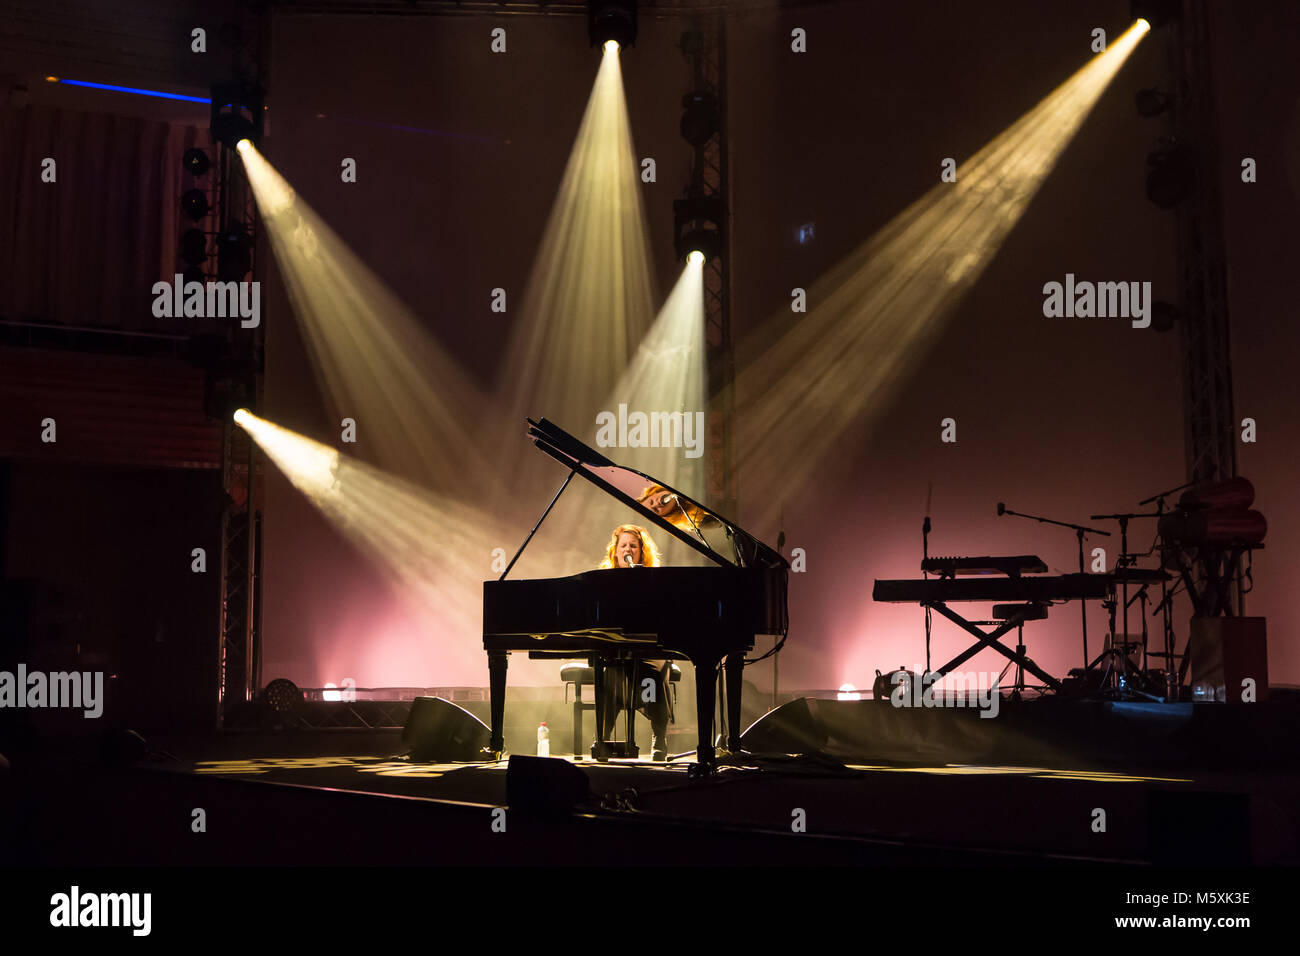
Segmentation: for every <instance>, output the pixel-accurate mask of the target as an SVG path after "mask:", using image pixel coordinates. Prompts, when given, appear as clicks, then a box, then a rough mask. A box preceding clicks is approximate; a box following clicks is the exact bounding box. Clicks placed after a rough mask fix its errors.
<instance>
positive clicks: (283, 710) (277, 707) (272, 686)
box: [262, 677, 303, 717]
mask: <svg viewBox="0 0 1300 956" xmlns="http://www.w3.org/2000/svg"><path fill="white" fill-rule="evenodd" d="M302 702H303V695H302V691H301V690H300V689H299V688H298V685H297V684H295V683H294V682H293V681H291V680H289V679H287V678H284V677H279V678H277V679H275V680H273V681H271V683H269V684H267V685H266V687H265V688H264V689H263V691H262V705H263V706H264V707H266V708H267V709H268V710H270V711H272V712H274V713H276V714H281V715H283V716H286V717H287V716H289V715H290V714H292V713H293V712H294V711H295V710H297V709H298V708H299V707H301V706H302Z"/></svg>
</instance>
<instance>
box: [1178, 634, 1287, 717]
mask: <svg viewBox="0 0 1300 956" xmlns="http://www.w3.org/2000/svg"><path fill="white" fill-rule="evenodd" d="M1187 653H1188V655H1189V657H1190V659H1191V660H1190V664H1191V677H1192V692H1193V696H1192V700H1194V701H1199V700H1207V701H1208V700H1217V701H1226V702H1227V703H1233V702H1236V703H1240V702H1241V695H1242V691H1243V688H1242V681H1244V680H1245V679H1246V678H1251V679H1253V680H1254V682H1255V699H1256V700H1261V701H1262V700H1267V699H1268V644H1267V642H1266V641H1265V634H1264V618H1262V617H1194V618H1192V627H1191V633H1190V636H1189V638H1188V641H1187ZM1198 687H1200V688H1201V692H1200V694H1197V693H1196V690H1197V688H1198Z"/></svg>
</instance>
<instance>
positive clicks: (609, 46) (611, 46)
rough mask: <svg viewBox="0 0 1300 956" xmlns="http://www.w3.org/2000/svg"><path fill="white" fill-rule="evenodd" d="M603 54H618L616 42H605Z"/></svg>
mask: <svg viewBox="0 0 1300 956" xmlns="http://www.w3.org/2000/svg"><path fill="white" fill-rule="evenodd" d="M605 52H606V53H617V52H618V41H617V40H606V41H605Z"/></svg>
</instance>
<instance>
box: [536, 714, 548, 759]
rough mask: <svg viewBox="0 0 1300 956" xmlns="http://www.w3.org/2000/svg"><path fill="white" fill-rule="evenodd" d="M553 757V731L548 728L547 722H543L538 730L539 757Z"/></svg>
mask: <svg viewBox="0 0 1300 956" xmlns="http://www.w3.org/2000/svg"><path fill="white" fill-rule="evenodd" d="M550 755H551V731H550V730H549V729H548V728H547V726H546V721H544V720H543V721H542V722H541V724H540V725H539V726H538V728H537V756H539V757H549V756H550Z"/></svg>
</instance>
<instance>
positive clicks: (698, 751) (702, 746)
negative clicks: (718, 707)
mask: <svg viewBox="0 0 1300 956" xmlns="http://www.w3.org/2000/svg"><path fill="white" fill-rule="evenodd" d="M717 683H718V659H717V658H713V659H711V660H697V661H695V712H696V722H697V723H698V724H699V725H700V741H699V743H698V744H697V745H696V747H695V760H696V766H697V767H698V768H700V772H703V773H708V772H710V771H712V770H713V767H714V765H715V764H716V762H717V756H716V754H715V752H714V749H713V708H714V705H715V704H716V703H717V696H718V694H717ZM692 769H694V768H692Z"/></svg>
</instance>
